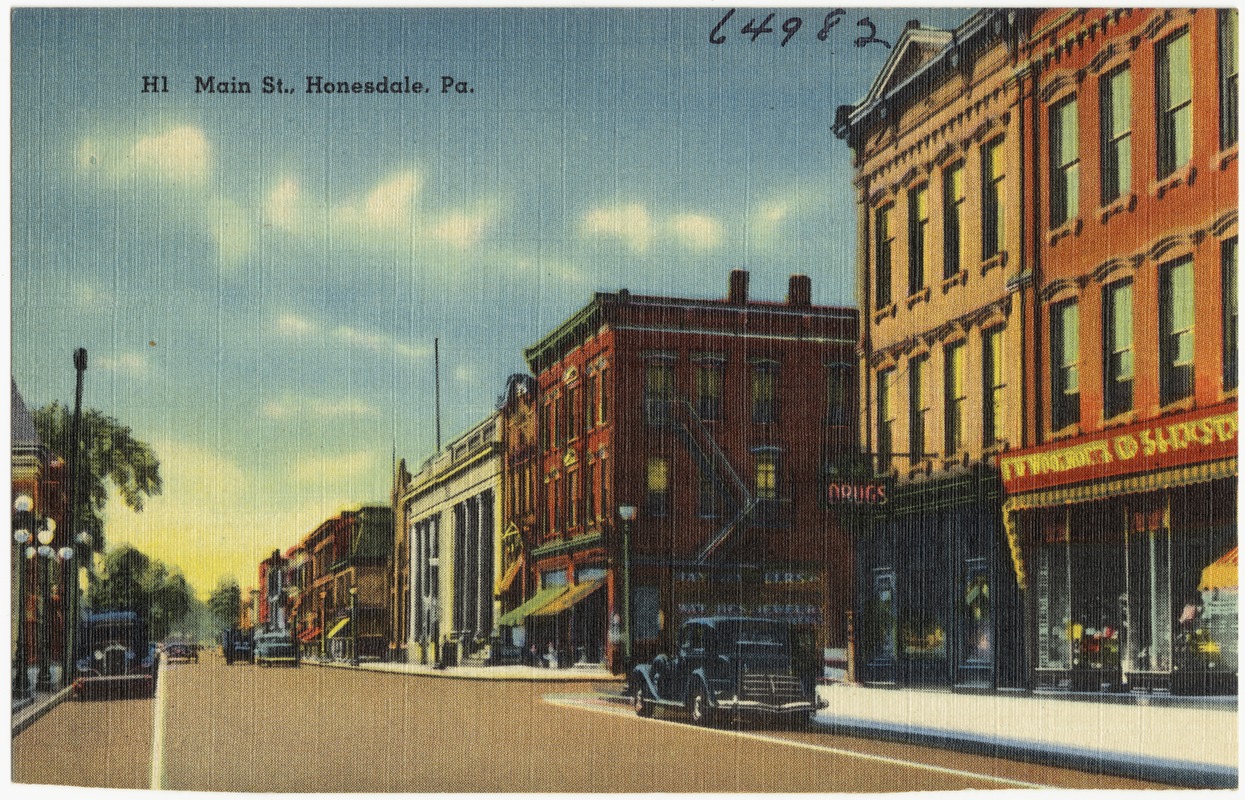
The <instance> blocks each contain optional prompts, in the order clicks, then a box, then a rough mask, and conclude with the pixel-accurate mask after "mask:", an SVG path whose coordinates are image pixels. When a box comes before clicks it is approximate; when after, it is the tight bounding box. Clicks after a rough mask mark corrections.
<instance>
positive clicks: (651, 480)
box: [646, 456, 670, 517]
mask: <svg viewBox="0 0 1245 800" xmlns="http://www.w3.org/2000/svg"><path fill="white" fill-rule="evenodd" d="M646 472H647V480H648V513H649V514H651V515H652V516H654V517H664V516H666V514H668V513H669V512H670V462H669V461H668V460H666V459H665V458H662V457H661V456H649V458H648V469H647V470H646Z"/></svg>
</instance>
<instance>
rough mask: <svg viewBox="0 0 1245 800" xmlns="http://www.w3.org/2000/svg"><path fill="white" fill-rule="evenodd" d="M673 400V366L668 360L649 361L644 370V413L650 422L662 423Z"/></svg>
mask: <svg viewBox="0 0 1245 800" xmlns="http://www.w3.org/2000/svg"><path fill="white" fill-rule="evenodd" d="M673 399H674V364H672V363H671V362H670V361H669V360H668V359H664V358H654V359H651V360H650V361H649V362H648V363H647V365H646V366H645V370H644V413H645V418H646V419H647V420H648V421H649V422H650V423H652V422H661V421H664V420H665V419H666V418H667V417H669V415H670V402H671V401H672V400H673Z"/></svg>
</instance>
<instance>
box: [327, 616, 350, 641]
mask: <svg viewBox="0 0 1245 800" xmlns="http://www.w3.org/2000/svg"><path fill="white" fill-rule="evenodd" d="M349 624H350V617H346V618H345V619H343V620H338V622H337V624H336V625H334V626H333V627H332V628H329V638H330V639H333V638H336V637H337V636H338V635H340V634H341V632H342V629H343V628H345V627H346V626H347V625H349Z"/></svg>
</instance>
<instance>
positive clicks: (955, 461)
mask: <svg viewBox="0 0 1245 800" xmlns="http://www.w3.org/2000/svg"><path fill="white" fill-rule="evenodd" d="M967 466H968V451H967V450H966V451H964V452H963V453H959V454H957V455H954V456H947V457H945V458H943V460H942V468H943V469H944V470H949V469H955V468H956V467H967Z"/></svg>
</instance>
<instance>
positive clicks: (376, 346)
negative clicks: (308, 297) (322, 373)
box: [276, 312, 430, 361]
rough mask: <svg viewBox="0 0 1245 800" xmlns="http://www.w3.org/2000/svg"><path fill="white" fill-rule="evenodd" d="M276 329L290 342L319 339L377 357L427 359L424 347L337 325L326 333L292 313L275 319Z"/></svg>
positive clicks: (314, 322) (318, 325) (316, 323)
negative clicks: (357, 349)
mask: <svg viewBox="0 0 1245 800" xmlns="http://www.w3.org/2000/svg"><path fill="white" fill-rule="evenodd" d="M276 329H277V333H278V334H280V335H281V336H285V337H287V338H290V339H298V340H300V341H303V342H308V341H309V340H312V339H314V338H317V337H319V338H323V339H325V340H328V341H336V342H341V343H344V344H347V345H349V346H350V347H357V348H360V349H362V350H367V351H368V352H371V353H378V354H380V355H386V354H389V353H396V354H397V355H399V356H402V357H403V358H409V359H411V360H412V361H417V360H419V359H423V358H427V357H428V354H429V352H430V351H429V349H428V348H427V347H417V346H414V345H409V344H407V343H405V342H402V341H399V340H398V339H396V338H394V337H393V336H389V335H388V334H384V333H377V332H376V331H365V330H361V329H359V328H355V327H353V326H351V325H338V326H337V327H336V328H333V329H332V330H331V331H328V332H327V333H326V332H324V329H323V328H322V326H321V325H320V324H319V323H318V322H316V321H315V320H312V319H308V318H307V317H304V316H302V315H299V314H295V313H292V312H286V313H284V314H282V315H281V316H279V317H277V325H276Z"/></svg>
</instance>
